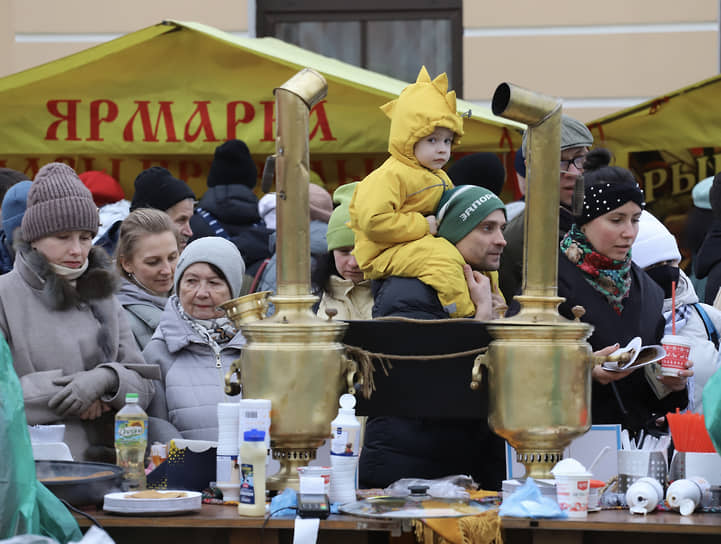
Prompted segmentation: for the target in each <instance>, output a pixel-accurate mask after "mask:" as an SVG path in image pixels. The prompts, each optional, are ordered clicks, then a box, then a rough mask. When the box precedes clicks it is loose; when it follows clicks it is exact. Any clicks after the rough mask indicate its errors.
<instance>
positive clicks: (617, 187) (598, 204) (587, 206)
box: [576, 181, 646, 227]
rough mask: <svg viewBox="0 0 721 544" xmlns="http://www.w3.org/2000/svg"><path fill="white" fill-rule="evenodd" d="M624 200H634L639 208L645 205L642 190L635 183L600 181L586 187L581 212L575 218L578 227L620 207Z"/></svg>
mask: <svg viewBox="0 0 721 544" xmlns="http://www.w3.org/2000/svg"><path fill="white" fill-rule="evenodd" d="M626 202H635V203H636V204H638V205H639V206H640V207H641V209H643V208H645V207H646V202H645V201H644V196H643V191H642V190H641V188H640V187H639V186H638V184H637V183H608V182H603V181H602V182H600V183H595V184H593V185H591V186H590V187H587V188H586V191H585V194H584V197H583V212H582V213H581V217H579V218H577V220H576V224H577V225H578V226H579V227H580V226H581V225H585V224H586V223H588V222H589V221H591V220H593V219H596V218H597V217H600V216H602V215H604V214H607V213H608V212H610V211H611V210H615V209H616V208H620V207H621V206H623V205H624V204H626Z"/></svg>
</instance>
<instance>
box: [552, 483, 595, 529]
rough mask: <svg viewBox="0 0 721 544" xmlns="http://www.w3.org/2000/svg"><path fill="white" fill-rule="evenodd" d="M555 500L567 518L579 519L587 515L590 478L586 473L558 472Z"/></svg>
mask: <svg viewBox="0 0 721 544" xmlns="http://www.w3.org/2000/svg"><path fill="white" fill-rule="evenodd" d="M555 479H556V500H557V502H558V506H560V507H561V510H563V511H564V512H566V514H567V515H568V517H569V518H574V519H579V518H585V517H586V516H587V515H588V491H589V488H590V487H591V478H590V476H588V475H572V474H563V475H561V474H558V475H555Z"/></svg>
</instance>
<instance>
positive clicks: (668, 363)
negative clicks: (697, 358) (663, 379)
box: [661, 334, 691, 376]
mask: <svg viewBox="0 0 721 544" xmlns="http://www.w3.org/2000/svg"><path fill="white" fill-rule="evenodd" d="M661 345H662V346H663V349H664V350H665V351H666V356H665V357H664V358H663V359H661V373H662V374H663V375H664V376H678V372H679V370H686V363H687V362H688V356H689V353H691V339H690V338H687V337H685V336H678V335H673V334H667V335H666V336H664V337H663V338H662V339H661Z"/></svg>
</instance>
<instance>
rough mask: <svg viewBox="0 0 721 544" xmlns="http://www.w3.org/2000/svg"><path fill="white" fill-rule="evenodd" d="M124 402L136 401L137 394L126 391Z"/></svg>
mask: <svg viewBox="0 0 721 544" xmlns="http://www.w3.org/2000/svg"><path fill="white" fill-rule="evenodd" d="M125 402H131V403H132V402H138V394H137V393H126V394H125Z"/></svg>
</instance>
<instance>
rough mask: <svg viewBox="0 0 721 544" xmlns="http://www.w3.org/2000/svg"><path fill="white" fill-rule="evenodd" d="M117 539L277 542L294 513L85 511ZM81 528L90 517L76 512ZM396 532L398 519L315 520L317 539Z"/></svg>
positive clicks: (206, 508)
mask: <svg viewBox="0 0 721 544" xmlns="http://www.w3.org/2000/svg"><path fill="white" fill-rule="evenodd" d="M88 513H89V514H90V515H92V516H93V517H94V518H95V519H96V520H98V522H99V523H100V524H101V525H102V526H103V528H104V529H105V530H106V531H107V532H108V534H110V536H111V537H113V539H114V540H115V542H117V544H126V543H129V544H186V543H187V544H191V543H203V544H206V543H212V544H240V543H254V544H261V543H262V544H280V543H286V542H287V543H291V542H293V523H294V518H291V517H286V518H273V519H271V520H269V521H268V522H267V524H266V525H265V527H263V521H264V520H263V518H242V517H240V516H238V511H237V510H236V508H234V507H232V506H221V505H208V504H204V505H203V506H202V509H201V510H200V512H194V513H190V514H182V515H174V516H143V517H138V516H125V515H115V514H109V513H106V512H102V511H98V512H88ZM75 517H76V519H77V520H78V523H79V524H80V527H82V528H83V529H85V528H87V527H89V526H90V525H91V523H90V521H88V520H87V519H86V518H84V517H82V516H78V515H77V514H76V516H75ZM400 533H401V522H400V521H394V520H378V519H370V518H361V517H356V516H345V515H342V516H330V517H329V518H328V519H327V520H322V521H321V522H320V531H319V534H318V542H319V543H323V542H343V543H348V544H365V543H369V544H377V543H387V542H388V540H389V538H390V536H391V535H394V536H398V535H400Z"/></svg>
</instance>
